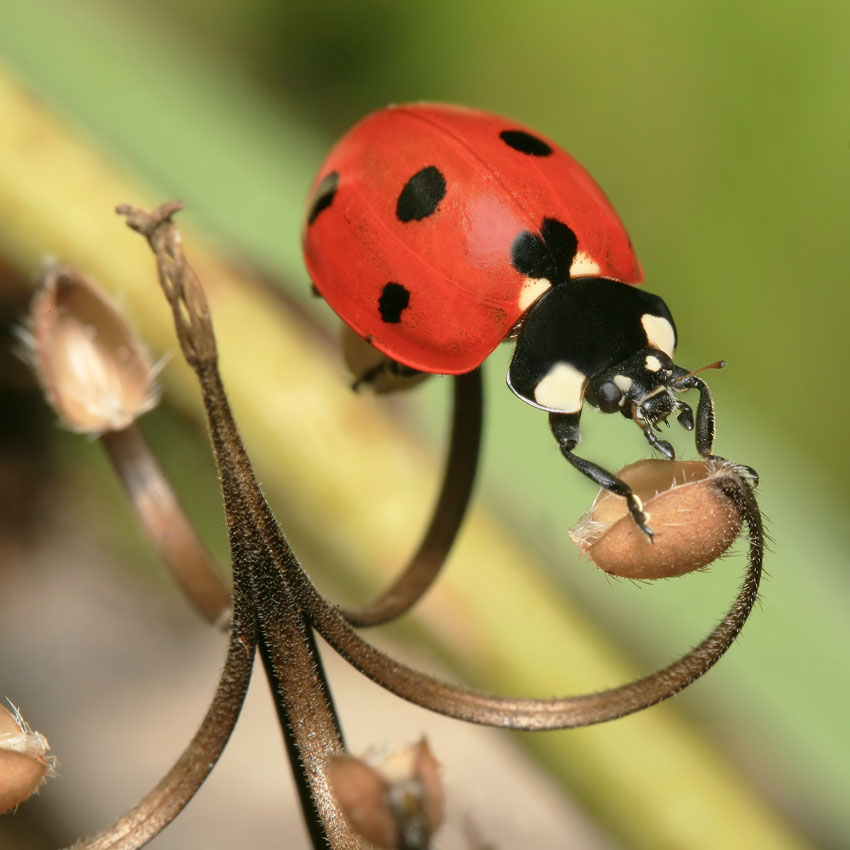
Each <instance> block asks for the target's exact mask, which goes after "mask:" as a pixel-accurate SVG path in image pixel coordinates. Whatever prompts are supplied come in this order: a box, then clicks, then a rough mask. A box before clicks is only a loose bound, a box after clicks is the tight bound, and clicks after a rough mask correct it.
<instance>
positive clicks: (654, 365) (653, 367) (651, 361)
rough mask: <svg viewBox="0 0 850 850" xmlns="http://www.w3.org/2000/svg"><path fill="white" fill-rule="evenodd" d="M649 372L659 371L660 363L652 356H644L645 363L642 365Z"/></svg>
mask: <svg viewBox="0 0 850 850" xmlns="http://www.w3.org/2000/svg"><path fill="white" fill-rule="evenodd" d="M643 365H644V366H646V368H647V369H648V370H649V371H650V372H659V371H661V361H660V360H659V359H658V358H657V357H655V356H654V355H652V354H648V355H647V356H646V361H645V362H644V364H643Z"/></svg>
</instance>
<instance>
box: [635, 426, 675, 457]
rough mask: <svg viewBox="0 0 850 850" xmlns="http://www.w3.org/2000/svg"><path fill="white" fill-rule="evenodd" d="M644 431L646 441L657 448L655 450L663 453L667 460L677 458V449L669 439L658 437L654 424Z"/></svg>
mask: <svg viewBox="0 0 850 850" xmlns="http://www.w3.org/2000/svg"><path fill="white" fill-rule="evenodd" d="M643 433H644V435H645V436H646V441H647V442H648V443H649V445H650V446H652V448H654V449H655V451H657V452H660V453H661V454H663V455H664V457H666V458H667V460H676V451H675V449H674V448H673V446H672V445H671V444H670V443H668V442H667V440H662V439H660V438H659V437H657V436H656V434H655V431H654V429H653V428H652V426H647V427H646V428H644V429H643Z"/></svg>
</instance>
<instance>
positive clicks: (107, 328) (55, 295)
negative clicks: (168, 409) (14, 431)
mask: <svg viewBox="0 0 850 850" xmlns="http://www.w3.org/2000/svg"><path fill="white" fill-rule="evenodd" d="M22 337H23V338H24V341H25V344H26V348H27V359H28V360H29V361H30V362H31V364H32V365H33V366H34V368H35V370H36V373H37V374H38V378H39V381H40V383H41V385H42V388H43V389H44V393H45V395H46V397H47V400H48V402H49V403H50V405H51V406H52V407H53V409H54V410H55V411H56V413H57V415H58V416H59V419H60V421H61V422H62V424H63V425H64V426H65V427H67V428H69V429H71V430H73V431H80V432H83V433H90V434H100V433H102V432H104V431H118V430H121V429H122V428H125V427H127V426H128V425H129V424H130V423H131V422H133V421H134V420H135V419H136V418H137V417H139V416H140V415H141V414H143V413H145V412H146V411H148V410H150V409H151V408H152V407H154V406H155V404H156V402H157V390H156V385H155V381H154V378H155V369H154V368H153V366H152V365H151V362H150V358H149V356H148V354H147V351H146V350H145V348H144V346H143V345H142V343H141V341H140V340H139V338H138V337H137V335H136V333H135V331H134V330H133V328H132V327H131V326H130V323H129V322H128V321H127V320H126V319H125V318H124V316H123V315H122V314H121V313H120V311H119V310H118V308H117V307H116V305H115V304H114V303H113V302H112V301H111V300H110V299H109V298H108V297H107V296H106V295H105V294H104V293H103V292H102V291H101V290H100V289H99V288H98V287H97V286H96V285H95V284H94V283H93V282H91V281H90V280H88V279H87V278H85V277H83V276H82V275H80V274H79V273H77V272H76V271H74V270H73V269H71V268H68V267H66V266H50V267H48V268H47V269H46V271H45V274H44V277H43V280H42V283H41V287H40V288H39V290H38V292H37V293H36V295H35V298H34V299H33V302H32V307H31V309H30V317H29V323H28V327H27V330H26V331H25V332H24V333H23V334H22Z"/></svg>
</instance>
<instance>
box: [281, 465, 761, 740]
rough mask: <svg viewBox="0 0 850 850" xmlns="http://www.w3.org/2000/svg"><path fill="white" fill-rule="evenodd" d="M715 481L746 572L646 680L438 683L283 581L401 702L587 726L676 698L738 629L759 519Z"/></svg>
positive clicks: (753, 575)
mask: <svg viewBox="0 0 850 850" xmlns="http://www.w3.org/2000/svg"><path fill="white" fill-rule="evenodd" d="M717 482H718V483H717V486H718V487H721V488H722V492H723V493H724V495H725V496H727V497H728V498H729V499H731V500H732V501H733V502H734V503H735V505H736V507H737V509H738V510H739V511H740V512H741V514H742V516H743V518H744V521H745V522H746V523H747V526H748V528H749V553H748V564H747V572H746V575H745V577H744V581H743V583H742V585H741V588H740V590H739V592H738V595H737V596H736V598H735V601H734V602H733V604H732V606H731V608H730V609H729V612H728V613H727V614H726V616H725V617H724V618H723V620H722V621H721V622H720V623H719V624H718V625H717V626H716V627H715V628H714V629H713V631H712V632H711V633H710V634H709V635H708V637H706V638H705V639H704V640H703V641H702V642H701V643H700V644H699V645H698V646H696V647H695V648H694V649H692V650H691V651H690V652H688V653H686V654H685V655H684V656H682V658H680V659H678V660H677V661H674V662H673V663H672V664H670V665H668V666H667V667H664V668H663V669H661V670H658V671H657V672H655V673H652V674H650V675H649V676H645V677H643V678H641V679H637V680H635V681H634V682H631V683H628V684H625V685H622V686H620V687H616V688H611V689H609V690H605V691H599V692H597V693H590V694H584V695H579V696H568V697H560V698H553V699H514V698H511V697H503V696H497V695H493V694H487V693H483V692H480V691H474V690H469V689H466V688H459V687H456V686H454V685H450V684H447V683H445V682H441V681H439V680H438V679H435V678H433V677H432V676H428V675H425V674H423V673H420V672H418V671H415V670H412V669H411V668H409V667H406V666H405V665H402V664H399V663H397V662H395V661H393V660H392V659H390V658H388V657H387V656H386V655H384V654H383V653H381V652H380V651H378V650H377V649H376V648H375V647H373V646H372V645H371V644H369V643H368V642H366V641H365V640H363V638H362V637H361V636H360V635H359V634H358V633H357V632H355V631H354V630H353V629H352V628H351V627H350V626H349V624H348V623H346V622H345V621H344V620H343V619H342V618H341V617H340V616H339V614H338V612H337V611H336V609H334V608H333V607H332V606H330V605H328V603H327V602H326V601H325V600H324V598H323V597H322V596H321V595H320V594H319V593H318V592H317V591H316V589H315V588H314V587H313V585H312V583H311V582H310V580H309V578H308V577H307V576H306V575H305V574H304V572H303V571H302V570H300V569H297V570H296V569H292V568H291V567H290V568H289V569H290V570H291V573H290V575H291V580H292V581H293V583H294V584H295V585H296V587H297V588H298V593H299V596H300V598H301V600H302V604H303V605H304V607H305V608H306V610H307V611H308V613H309V616H310V618H311V620H312V621H313V624H314V626H315V627H316V630H317V631H318V632H319V634H321V635H322V637H323V638H325V640H327V641H328V643H330V644H331V646H333V647H334V649H336V650H337V652H339V653H340V655H342V656H343V657H344V658H346V659H347V660H348V661H349V662H350V663H351V664H352V665H353V666H354V667H355V668H356V669H358V670H359V671H360V672H361V673H363V674H364V675H366V676H368V677H369V678H370V679H372V680H373V681H375V682H376V683H377V684H379V685H381V686H382V687H384V688H386V689H387V690H388V691H390V692H392V693H394V694H396V695H397V696H400V697H402V698H403V699H406V700H408V701H409V702H412V703H415V704H416V705H419V706H422V707H423V708H428V709H430V710H432V711H436V712H438V713H440V714H445V715H447V716H449V717H455V718H458V719H461V720H468V721H471V722H473V723H481V724H485V725H489V726H500V727H503V728H510V729H528V730H542V729H564V728H570V727H576V726H588V725H591V724H594V723H601V722H603V721H606V720H613V719H615V718H617V717H622V716H624V715H627V714H632V713H634V712H636V711H640V710H641V709H643V708H647V707H649V706H651V705H654V704H655V703H658V702H661V701H662V700H665V699H668V698H669V697H671V696H673V695H674V694H677V693H678V692H679V691H681V690H683V689H684V688H685V687H687V686H688V685H690V684H691V683H692V682H694V681H695V680H696V679H698V678H699V677H700V676H702V675H703V674H704V673H706V672H707V671H708V670H709V669H710V668H711V667H713V666H714V664H716V663H717V661H719V660H720V657H721V656H722V655H723V653H724V652H726V650H727V649H728V648H729V647H730V646H731V645H732V642H733V641H734V640H735V638H736V637H737V635H738V633H739V632H740V631H741V629H742V628H743V626H744V623H745V622H746V619H747V617H748V616H749V614H750V611H751V610H752V607H753V605H754V603H755V600H756V597H757V595H758V588H759V582H760V579H761V571H762V560H763V555H764V532H763V529H762V523H761V514H760V512H759V508H758V505H757V504H756V501H755V497H754V495H753V492H752V488H751V487H750V486H749V485H748V484H747V483H746V482H745V481H743V480H741V478H740V477H739V476H738V475H737V474H735V473H734V472H730V473H729V475H728V476H724V477H722V478H719V479H717ZM282 563H284V562H282Z"/></svg>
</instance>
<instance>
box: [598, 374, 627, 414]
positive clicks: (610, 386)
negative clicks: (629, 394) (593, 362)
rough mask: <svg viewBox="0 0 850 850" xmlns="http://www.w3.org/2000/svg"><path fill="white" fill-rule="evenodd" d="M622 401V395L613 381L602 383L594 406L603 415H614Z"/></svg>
mask: <svg viewBox="0 0 850 850" xmlns="http://www.w3.org/2000/svg"><path fill="white" fill-rule="evenodd" d="M622 400H623V393H622V392H621V391H620V388H619V387H618V386H617V385H616V384H615V383H614V382H613V381H604V382H603V383H602V384H600V386H599V390H598V392H597V394H596V404H597V406H598V407H599V409H600V410H601V411H602V412H603V413H616V412H617V410H619V408H620V402H622Z"/></svg>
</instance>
